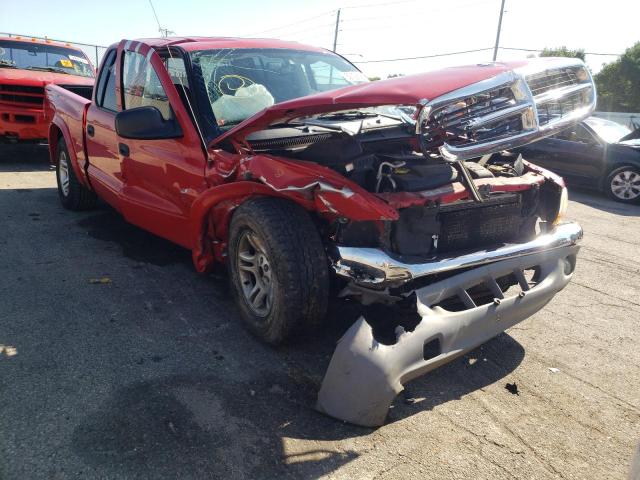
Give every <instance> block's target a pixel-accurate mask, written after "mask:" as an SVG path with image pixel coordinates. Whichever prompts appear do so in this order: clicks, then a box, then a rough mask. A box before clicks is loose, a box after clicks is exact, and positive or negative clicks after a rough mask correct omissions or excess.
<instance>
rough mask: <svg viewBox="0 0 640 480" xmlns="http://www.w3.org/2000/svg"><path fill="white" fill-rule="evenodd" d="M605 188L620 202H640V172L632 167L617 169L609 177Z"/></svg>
mask: <svg viewBox="0 0 640 480" xmlns="http://www.w3.org/2000/svg"><path fill="white" fill-rule="evenodd" d="M605 188H606V191H607V194H608V195H609V196H610V197H611V198H612V199H614V200H616V201H618V202H624V203H638V202H640V170H639V169H638V168H636V167H632V166H625V167H620V168H616V169H615V170H613V171H612V172H611V173H610V174H609V176H608V177H607V183H606V185H605Z"/></svg>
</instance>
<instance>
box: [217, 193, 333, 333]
mask: <svg viewBox="0 0 640 480" xmlns="http://www.w3.org/2000/svg"><path fill="white" fill-rule="evenodd" d="M254 243H255V244H257V246H258V247H259V248H253V260H251V261H248V262H247V261H246V260H245V259H246V258H251V248H252V245H253V244H254ZM263 250H264V252H263ZM240 254H243V256H240ZM263 254H264V255H263ZM263 257H264V258H266V263H265V262H263V264H262V267H258V266H259V265H260V262H261V260H260V258H263ZM265 265H266V266H267V267H269V269H268V273H269V281H268V282H267V278H266V273H267V271H262V270H260V268H264V266H265ZM251 269H253V271H248V270H251ZM229 272H230V280H231V290H232V292H233V296H234V298H235V301H236V303H237V305H238V307H239V309H240V313H241V316H242V319H243V322H244V324H245V326H246V327H247V328H248V329H249V331H250V332H251V333H253V334H254V335H256V336H257V337H259V338H260V339H262V340H264V341H265V342H267V343H269V344H272V345H277V344H280V343H283V342H284V341H285V340H287V339H288V338H289V337H290V335H291V334H292V333H294V332H296V331H297V332H301V331H304V330H307V331H308V330H309V329H311V328H313V327H316V326H317V325H318V324H319V323H320V321H321V320H322V319H324V317H325V315H326V311H327V303H328V299H329V268H328V263H327V256H326V253H325V251H324V248H323V246H322V241H321V239H320V235H319V233H318V230H317V229H316V227H315V225H314V223H313V221H312V220H311V217H310V216H309V215H308V214H307V212H305V211H304V210H303V209H302V208H301V207H299V206H298V205H296V204H294V203H292V202H288V201H286V200H282V199H276V198H267V197H261V198H256V199H253V200H249V201H247V202H245V203H244V204H242V205H241V206H240V207H238V209H237V210H236V211H235V212H234V214H233V218H232V220H231V226H230V229H229ZM259 276H262V280H261V281H260V282H258V280H257V278H258V277H259ZM252 279H253V281H254V282H255V283H256V284H257V283H261V284H262V285H267V284H268V285H270V287H269V288H270V290H269V292H270V293H269V294H266V295H265V300H264V301H262V300H261V302H260V305H255V306H254V305H252V304H251V302H252V300H251V295H250V294H248V293H247V290H251V292H253V290H254V289H255V286H254V288H251V287H252V284H251V282H252ZM260 293H262V291H260ZM260 293H258V294H257V295H256V296H255V298H254V299H253V300H257V299H258V295H260ZM269 296H270V300H269ZM258 307H260V308H258Z"/></svg>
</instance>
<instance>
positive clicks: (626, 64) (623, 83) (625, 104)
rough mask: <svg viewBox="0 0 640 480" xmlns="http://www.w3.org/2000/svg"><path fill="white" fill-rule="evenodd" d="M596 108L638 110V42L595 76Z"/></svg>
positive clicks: (639, 67)
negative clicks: (596, 89) (596, 90)
mask: <svg viewBox="0 0 640 480" xmlns="http://www.w3.org/2000/svg"><path fill="white" fill-rule="evenodd" d="M595 81H596V86H597V88H598V110H602V111H605V112H640V42H637V43H636V44H635V45H633V46H632V47H631V48H629V49H627V50H626V51H625V52H624V54H622V55H621V56H620V58H619V59H618V60H616V61H615V62H612V63H609V64H607V65H605V66H604V67H602V70H600V72H599V73H598V74H597V75H596V76H595Z"/></svg>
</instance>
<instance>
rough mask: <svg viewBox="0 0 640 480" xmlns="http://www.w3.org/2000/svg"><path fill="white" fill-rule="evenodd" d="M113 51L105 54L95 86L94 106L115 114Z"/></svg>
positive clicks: (114, 52) (114, 53) (116, 107)
mask: <svg viewBox="0 0 640 480" xmlns="http://www.w3.org/2000/svg"><path fill="white" fill-rule="evenodd" d="M115 59H116V51H115V49H112V50H110V51H109V52H107V55H106V57H105V60H104V64H103V67H102V70H101V71H100V76H99V77H98V82H97V84H96V97H95V99H96V106H98V107H100V108H104V109H106V110H109V111H112V112H117V111H118V106H117V104H116V72H115V65H116V63H115Z"/></svg>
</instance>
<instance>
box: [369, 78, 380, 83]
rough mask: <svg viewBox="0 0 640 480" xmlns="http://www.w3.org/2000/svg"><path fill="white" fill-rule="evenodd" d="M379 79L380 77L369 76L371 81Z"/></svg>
mask: <svg viewBox="0 0 640 480" xmlns="http://www.w3.org/2000/svg"><path fill="white" fill-rule="evenodd" d="M378 80H380V77H369V81H370V82H377V81H378Z"/></svg>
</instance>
